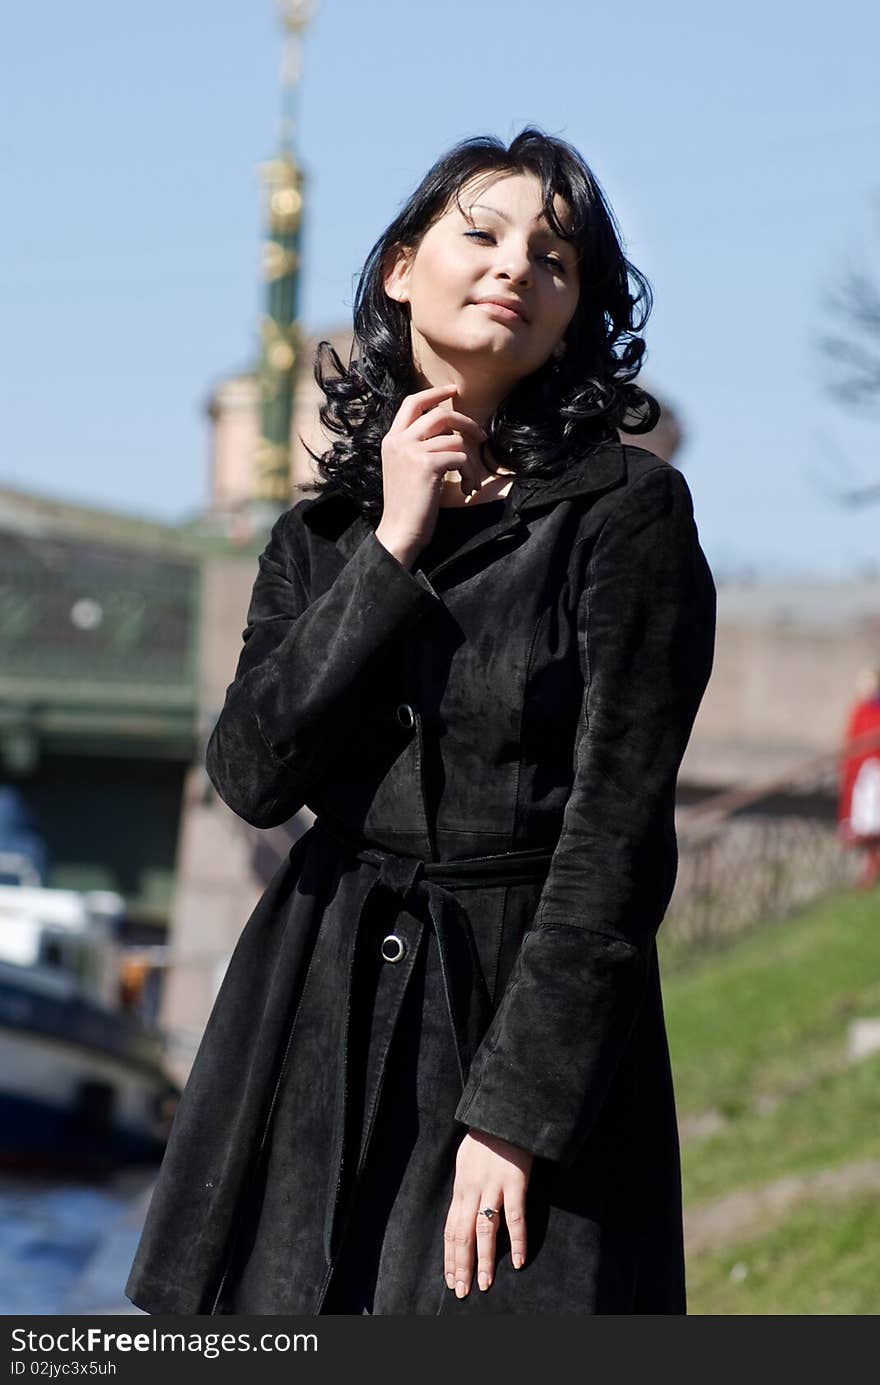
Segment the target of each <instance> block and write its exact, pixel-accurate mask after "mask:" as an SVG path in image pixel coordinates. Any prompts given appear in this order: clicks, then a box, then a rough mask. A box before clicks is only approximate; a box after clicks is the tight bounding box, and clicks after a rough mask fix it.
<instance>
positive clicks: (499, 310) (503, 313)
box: [473, 303, 525, 322]
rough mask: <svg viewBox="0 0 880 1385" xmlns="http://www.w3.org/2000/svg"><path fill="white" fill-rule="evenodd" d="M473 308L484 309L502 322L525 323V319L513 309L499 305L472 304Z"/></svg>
mask: <svg viewBox="0 0 880 1385" xmlns="http://www.w3.org/2000/svg"><path fill="white" fill-rule="evenodd" d="M473 306H474V307H475V308H485V309H486V311H487V312H490V313H491V314H492V316H493V317H498V318H499V319H500V320H501V321H502V322H525V318H524V317H523V316H522V315H521V314H520V313H517V312H514V310H513V308H505V307H503V305H502V304H501V303H474V305H473Z"/></svg>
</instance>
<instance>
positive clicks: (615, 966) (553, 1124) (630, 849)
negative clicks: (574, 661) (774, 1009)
mask: <svg viewBox="0 0 880 1385" xmlns="http://www.w3.org/2000/svg"><path fill="white" fill-rule="evenodd" d="M715 613H716V592H715V584H714V582H713V580H712V575H711V571H710V569H709V566H708V563H707V562H706V559H705V556H704V554H703V552H702V549H701V548H700V545H699V541H698V534H697V529H696V525H695V522H694V517H693V504H692V500H691V494H690V491H689V489H688V486H687V483H686V481H685V480H684V477H683V476H682V475H681V473H680V472H679V471H677V470H676V469H675V468H674V467H672V466H663V467H658V468H654V469H653V470H652V471H650V472H648V473H646V474H645V475H643V476H642V477H640V478H639V479H638V480H637V481H635V482H634V483H633V484H632V485H631V486H630V487H628V489H627V492H626V494H625V496H624V497H623V499H622V500H621V501H620V502H619V504H618V505H617V507H616V509H615V510H613V511H612V513H611V514H610V516H609V517H608V518H607V519H606V520H605V522H604V524H603V526H602V529H601V531H600V533H599V536H598V538H597V539H596V540H595V543H594V545H593V548H592V552H591V555H590V559H589V563H588V568H587V575H586V578H585V581H584V585H583V589H582V594H581V597H580V601H579V607H578V638H579V649H580V654H581V663H582V668H583V672H584V698H583V703H582V708H581V717H580V721H579V724H578V731H577V736H576V742H575V747H574V780H573V787H572V790H571V793H570V795H569V798H568V801H567V803H566V807H565V812H564V815H563V822H562V827H561V831H560V835H559V838H558V841H557V844H556V846H555V849H554V852H553V858H552V861H551V865H550V869H549V872H548V875H547V879H546V881H545V883H544V887H543V889H542V892H541V897H540V900H539V903H538V907H537V910H536V913H535V916H534V918H533V920H532V923H531V925H530V927H529V929H528V931H527V932H526V934H525V935H524V938H523V941H522V944H521V946H520V950H519V953H518V955H517V958H516V961H515V963H514V966H513V968H512V970H511V973H510V976H509V979H508V983H507V985H506V987H505V989H504V992H503V994H502V996H501V1000H500V1003H499V1005H498V1008H497V1009H496V1011H495V1015H494V1017H493V1020H492V1023H491V1025H490V1026H489V1028H488V1030H487V1032H486V1034H485V1035H484V1038H483V1041H482V1043H481V1045H480V1047H479V1049H478V1050H477V1053H476V1055H475V1057H474V1061H473V1063H472V1064H471V1068H470V1071H469V1074H468V1080H467V1083H466V1086H465V1089H464V1091H463V1093H462V1096H461V1100H460V1102H459V1104H458V1106H457V1108H456V1113H455V1114H456V1118H457V1119H458V1120H460V1121H462V1122H463V1123H464V1124H466V1125H468V1126H469V1127H471V1128H472V1129H479V1130H482V1131H485V1132H486V1133H488V1134H492V1135H496V1136H498V1137H499V1138H501V1139H504V1140H508V1141H510V1142H511V1143H512V1144H516V1145H519V1146H520V1147H521V1148H524V1149H529V1150H531V1151H532V1152H533V1153H534V1154H536V1155H538V1156H540V1157H543V1158H547V1159H550V1160H553V1161H556V1162H558V1163H560V1164H561V1165H563V1166H568V1165H570V1164H571V1163H572V1162H573V1161H574V1160H575V1158H576V1157H577V1154H578V1152H579V1151H580V1149H581V1148H582V1146H583V1144H584V1143H585V1142H586V1140H587V1138H588V1137H589V1135H590V1133H591V1131H592V1129H593V1127H594V1125H595V1123H596V1120H597V1117H598V1114H599V1111H600V1108H601V1106H602V1102H603V1100H604V1098H605V1095H606V1093H607V1091H608V1088H609V1086H610V1083H611V1079H612V1077H613V1075H614V1071H615V1068H616V1065H617V1063H618V1061H619V1059H620V1057H621V1054H622V1052H623V1050H624V1048H625V1046H626V1043H627V1040H628V1038H629V1035H630V1033H631V1031H632V1029H633V1026H634V1023H635V1021H636V1017H637V1014H638V1011H639V1006H640V1004H641V1002H642V1000H643V997H644V994H645V990H646V983H647V979H648V969H649V963H650V960H651V949H652V948H653V946H654V941H655V935H656V932H657V929H658V928H659V926H660V923H661V921H662V918H663V915H664V913H665V910H666V907H667V905H668V903H669V900H670V898H671V895H672V889H673V885H674V883H675V877H676V872H677V864H678V856H677V845H676V837H675V821H674V810H675V787H676V778H677V774H678V769H679V765H680V763H681V760H682V757H683V755H684V751H685V748H686V746H687V742H688V739H689V737H690V733H691V728H692V725H693V722H694V719H695V717H696V713H697V709H698V707H699V704H700V701H701V699H702V696H703V692H704V690H705V688H706V685H707V683H708V680H709V675H710V673H711V670H712V663H713V658H714V644H715Z"/></svg>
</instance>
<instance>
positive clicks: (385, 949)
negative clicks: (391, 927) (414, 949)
mask: <svg viewBox="0 0 880 1385" xmlns="http://www.w3.org/2000/svg"><path fill="white" fill-rule="evenodd" d="M381 950H382V956H383V957H384V959H385V961H386V962H399V961H401V959H402V958H403V957H404V956H405V954H406V943H405V942H404V941H403V938H400V937H398V935H397V934H396V933H389V934H388V937H387V938H383V939H382V949H381Z"/></svg>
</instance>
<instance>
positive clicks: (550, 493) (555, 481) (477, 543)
mask: <svg viewBox="0 0 880 1385" xmlns="http://www.w3.org/2000/svg"><path fill="white" fill-rule="evenodd" d="M625 476H626V458H625V455H624V447H623V444H622V443H606V444H601V445H600V446H599V447H597V448H596V449H594V450H593V451H591V452H589V453H588V454H587V456H585V457H583V458H582V459H581V460H579V461H577V462H574V463H572V465H570V466H568V467H567V468H566V469H565V471H563V472H562V474H561V475H559V476H553V477H542V476H531V477H523V478H520V477H518V476H515V477H514V480H513V485H512V486H511V488H510V490H509V491H508V493H507V496H506V500H507V504H506V505H505V507H504V509H503V511H502V513H501V515H500V517H499V518H498V520H497V522H496V523H495V524H490V525H489V527H488V528H485V529H481V530H480V531H479V532H478V533H476V534H474V535H472V537H471V538H469V539H467V540H466V541H465V542H464V543H463V544H461V545H460V547H458V548H457V549H456V550H455V552H454V553H452V554H450V556H449V557H447V558H445V559H444V560H443V562H442V563H438V565H437V566H436V567H435V568H432V569H431V573H430V576H431V579H432V580H433V579H434V578H436V577H437V575H438V574H439V573H441V572H446V570H447V569H448V568H449V567H451V566H452V565H453V564H454V563H457V562H459V561H460V560H461V559H462V558H464V557H465V556H466V555H468V554H472V553H475V552H476V551H477V550H479V549H483V548H486V547H488V546H489V545H494V544H498V543H509V542H511V541H512V540H514V539H516V538H518V537H519V536H521V535H524V534H527V533H528V530H529V525H528V521H527V519H526V516H527V515H532V514H536V513H537V512H538V511H540V510H543V509H546V508H548V507H552V506H553V505H556V504H558V502H559V501H560V500H570V499H572V498H574V497H575V496H578V495H591V494H598V493H599V492H601V491H605V490H610V489H611V488H612V487H614V486H617V485H620V484H621V482H622V481H623V480H624V479H625ZM337 507H338V509H339V511H340V512H343V513H344V514H345V515H346V516H350V514H351V511H352V510H354V511H355V513H354V518H353V519H352V518H349V522H348V523H346V524H345V525H344V527H343V528H342V529H341V530H340V529H339V519H338V517H337V518H336V522H335V523H333V524H332V525H331V524H330V523H329V521H330V519H331V517H332V516H333V512H334V511H335V510H336V509H337ZM325 520H326V521H327V523H326V524H325ZM303 522H304V523H305V524H307V525H308V526H309V527H310V528H313V529H315V530H317V531H323V532H327V533H329V535H330V536H331V537H333V541H334V542H335V544H336V547H337V548H338V549H339V552H340V554H341V555H342V557H343V559H344V560H345V561H347V560H348V559H349V558H350V557H351V556H352V555H353V553H354V551H355V549H356V548H357V547H358V545H359V544H360V543H361V542H362V541H363V539H364V537H365V535H366V533H367V531H368V530H369V529H370V527H371V526H370V524H369V521H368V520H366V519H365V518H364V516H363V515H362V514H361V513H360V511H358V510H357V509H356V507H355V506H354V505H353V502H352V501H351V500H350V498H349V497H348V496H346V495H344V494H342V493H340V492H336V491H323V492H321V493H320V494H319V495H318V496H316V497H315V498H314V499H313V501H312V503H311V504H310V505H309V506H308V507H307V508H306V509H305V510H304V511H303ZM328 526H329V527H328ZM416 566H417V567H419V566H420V564H419V563H417V564H416Z"/></svg>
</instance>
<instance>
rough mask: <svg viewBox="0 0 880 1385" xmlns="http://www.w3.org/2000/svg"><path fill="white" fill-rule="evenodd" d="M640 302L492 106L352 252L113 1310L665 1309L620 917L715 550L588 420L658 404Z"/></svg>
mask: <svg viewBox="0 0 880 1385" xmlns="http://www.w3.org/2000/svg"><path fill="white" fill-rule="evenodd" d="M630 280H632V281H633V283H634V285H635V288H636V293H635V294H633V293H632V292H631V289H630ZM640 303H643V304H644V307H645V311H644V313H643V314H642V315H641V317H639V316H638V314H637V308H638V305H639V304H640ZM649 311H650V288H649V286H648V284H647V282H646V281H645V280H644V279H643V277H642V276H641V275H640V274H639V273H638V271H637V270H636V269H635V268H634V267H633V266H632V265H631V264H630V263H629V262H628V260H627V259H626V257H625V255H624V253H623V250H622V248H621V243H620V238H619V233H618V231H617V229H616V225H615V222H614V219H613V216H612V213H611V212H610V210H609V208H608V206H607V203H606V201H605V199H604V197H603V194H602V191H601V189H600V187H599V185H598V183H597V182H596V179H595V178H594V176H593V174H592V173H591V171H590V169H589V168H588V167H587V165H586V164H585V163H584V161H583V159H582V158H581V157H580V155H579V154H578V153H577V152H576V151H575V150H574V149H573V148H572V147H571V146H570V145H568V144H566V143H565V142H563V141H561V140H557V139H554V138H550V137H549V136H547V135H545V134H543V133H542V132H540V131H539V130H536V129H534V128H531V127H529V128H526V129H525V130H523V131H522V132H521V133H520V135H519V136H518V137H517V138H516V139H515V140H514V141H513V143H512V144H511V145H510V147H509V148H505V147H504V145H503V144H501V143H500V142H499V141H497V140H495V139H492V138H476V139H472V140H467V141H465V142H463V143H462V144H459V145H458V146H456V147H455V148H454V149H453V150H452V151H451V152H449V153H448V154H447V155H446V156H445V157H443V158H441V159H440V160H439V162H438V163H437V164H436V165H435V166H434V167H433V168H432V169H431V170H430V171H429V172H428V174H427V175H426V177H425V178H424V180H423V181H422V183H421V184H420V185H419V187H418V188H417V189H416V191H415V192H414V194H413V195H412V197H411V198H410V199H409V201H408V202H407V203H406V205H405V206H404V208H403V210H402V211H401V212H400V214H399V215H398V216H397V217H396V219H395V220H394V222H393V223H392V224H391V226H389V228H388V230H387V231H386V232H385V234H384V235H383V236H382V237H381V239H380V240H379V242H378V243H377V245H376V246H375V247H374V249H373V251H372V252H371V254H370V256H369V259H368V261H367V264H366V266H365V268H364V272H363V275H362V278H361V282H360V285H359V289H358V294H357V299H356V303H355V313H354V351H353V355H352V359H351V361H350V364H349V366H348V367H347V368H346V367H344V366H343V364H342V362H341V361H340V360H339V358H338V356H335V353H334V358H333V359H334V373H333V375H332V378H331V377H330V374H329V372H328V371H327V370H326V368H325V367H324V365H323V363H322V362H321V361H320V359H319V363H318V366H317V369H316V375H317V378H318V379H319V381H320V383H321V385H322V387H323V389H324V391H325V394H326V396H327V403H326V404H325V406H324V407H323V409H322V421H323V423H324V424H325V426H326V427H327V428H328V429H329V430H330V431H331V432H334V433H335V434H336V435H337V436H336V440H335V442H334V443H333V446H332V447H331V448H330V449H328V452H327V453H326V455H324V456H323V457H321V458H320V459H319V472H320V476H321V480H320V483H319V494H318V495H317V496H309V497H307V498H305V499H303V500H300V501H299V502H298V503H297V504H295V505H294V506H293V507H292V508H291V509H289V510H288V511H287V512H286V513H285V514H283V515H282V516H281V518H280V519H279V520H278V522H277V523H276V524H275V526H274V528H273V530H272V534H271V537H270V538H269V541H268V544H267V546H266V549H265V551H264V553H263V554H262V556H261V558H260V562H259V573H258V576H257V579H256V583H255V586H254V590H253V596H252V599H251V603H250V608H249V611H248V615H247V628H246V629H245V631H244V637H243V638H244V646H243V648H242V650H241V652H240V656H239V660H238V666H237V669H236V672H235V677H234V680H233V682H232V683H231V684H230V686H229V688H228V691H227V695H226V700H225V704H224V707H223V709H222V712H221V714H220V718H219V720H218V722H217V725H216V727H215V729H214V731H213V734H212V737H211V740H210V743H209V746H208V752H207V768H208V772H209V774H210V777H211V780H212V782H213V784H214V785H215V787H216V789H217V791H218V793H219V794H220V796H221V797H222V798H223V799H224V800H225V802H226V803H227V804H228V805H229V806H230V808H232V809H233V811H234V812H236V813H237V814H239V815H240V816H241V817H243V818H244V819H245V820H246V821H247V822H250V823H253V824H256V825H257V826H261V827H269V826H272V825H276V824H280V823H283V822H285V821H286V820H287V819H289V818H290V817H291V816H292V815H293V814H294V813H295V812H296V811H297V809H299V808H300V807H301V806H302V805H303V804H307V805H308V807H309V808H310V809H311V810H312V811H313V812H314V813H315V814H316V822H315V824H314V825H313V827H311V828H310V829H309V831H307V832H306V833H305V834H304V836H301V837H300V838H299V840H298V841H297V842H296V844H295V845H294V847H293V849H292V851H291V853H290V857H289V860H288V861H286V862H285V863H284V865H283V867H282V868H281V869H280V870H279V871H278V873H277V874H276V876H275V877H274V879H273V880H272V881H271V883H270V884H269V886H268V888H267V890H266V892H265V894H264V896H263V898H262V899H261V900H260V902H259V904H258V906H257V908H256V910H255V911H254V913H253V915H252V916H251V918H250V920H249V921H248V922H247V925H246V926H245V928H244V931H243V933H242V935H241V938H240V940H239V942H238V945H237V947H236V950H235V953H234V954H233V957H232V959H231V961H230V964H229V967H228V969H227V972H226V976H225V979H224V982H223V985H222V987H221V989H220V992H219V994H218V997H217V1001H216V1003H215V1006H214V1010H213V1012H212V1014H211V1017H210V1020H209V1023H208V1025H207V1028H206V1031H205V1034H204V1037H203V1040H202V1044H201V1046H200V1049H199V1052H198V1055H197V1057H196V1060H195V1064H194V1067H193V1069H192V1073H191V1076H190V1079H189V1082H188V1084H187V1087H186V1090H185V1092H184V1094H183V1098H182V1100H181V1103H180V1106H179V1108H178V1111H177V1115H176V1118H175V1123H174V1128H173V1130H172V1134H171V1139H170V1142H169V1145H168V1149H167V1152H166V1156H165V1160H164V1162H163V1165H162V1169H161V1171H160V1177H159V1180H158V1183H157V1186H156V1189H155V1192H154V1195H153V1199H152V1203H151V1206H150V1210H149V1215H148V1217H147V1221H146V1225H145V1227H144V1231H143V1234H142V1237H141V1243H140V1246H139V1249H138V1253H137V1256H136V1259H135V1263H134V1265H133V1267H132V1271H131V1275H130V1277H129V1281H128V1284H127V1286H126V1293H127V1294H128V1296H129V1297H130V1298H131V1299H132V1301H133V1302H134V1303H136V1304H137V1305H139V1306H140V1307H142V1308H144V1309H146V1310H147V1311H149V1312H152V1313H168V1312H171V1313H216V1314H233V1313H245V1314H249V1313H266V1314H269V1313H290V1314H326V1313H375V1314H435V1315H436V1314H440V1313H560V1312H562V1313H583V1314H592V1313H684V1312H685V1311H686V1305H685V1279H684V1255H683V1245H682V1219H681V1181H680V1168H679V1149H678V1140H677V1127H676V1113H675V1106H674V1096H673V1087H672V1080H671V1074H670V1067H669V1057H668V1050H667V1043H666V1033H665V1028H664V1020H663V1009H662V1001H661V992H660V982H659V977H658V969H657V950H656V943H655V935H656V932H657V929H658V927H659V926H660V923H661V921H662V919H663V916H664V913H665V910H666V908H667V905H668V902H669V899H670V896H671V893H672V888H673V884H674V881H675V876H676V867H677V854H676V837H675V826H674V806H675V789H676V777H677V774H678V769H679V765H680V762H681V759H682V756H683V754H684V750H685V747H686V745H687V741H688V738H689V735H690V732H691V728H692V724H693V721H694V717H695V715H696V712H697V709H698V706H699V703H700V700H701V698H702V695H703V692H704V689H705V687H706V684H707V682H708V679H709V675H710V671H711V667H712V659H713V649H714V631H715V587H714V584H713V581H712V576H711V573H710V571H709V568H708V565H707V563H706V559H705V557H704V555H703V552H702V550H701V547H700V543H699V539H698V533H697V528H696V525H695V522H694V516H693V506H692V501H691V495H690V492H689V489H688V486H687V484H686V482H685V480H684V478H683V477H682V475H681V474H680V473H679V472H678V471H677V470H676V469H675V468H673V467H672V466H669V465H667V464H666V463H665V462H663V461H662V460H661V459H660V458H659V457H656V456H654V455H653V454H652V453H650V452H648V451H646V450H644V449H641V448H639V447H634V446H628V445H623V444H622V442H621V441H620V436H619V433H618V429H620V428H624V429H625V431H627V432H630V433H633V432H634V433H638V432H643V431H646V430H647V429H650V428H651V427H652V426H653V425H654V423H655V422H656V420H657V417H658V412H659V410H658V406H657V404H656V402H655V401H654V400H653V399H652V398H651V397H650V396H649V395H647V394H645V393H644V392H643V391H642V390H641V389H640V388H639V387H638V386H637V385H636V384H635V383H634V380H635V377H636V375H637V374H638V371H639V368H640V364H641V360H642V356H643V353H644V349H645V348H644V342H643V341H642V340H641V338H640V337H639V336H638V335H637V333H638V331H639V330H640V329H641V327H642V326H643V325H644V322H645V319H646V317H647V314H648V312H649Z"/></svg>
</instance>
